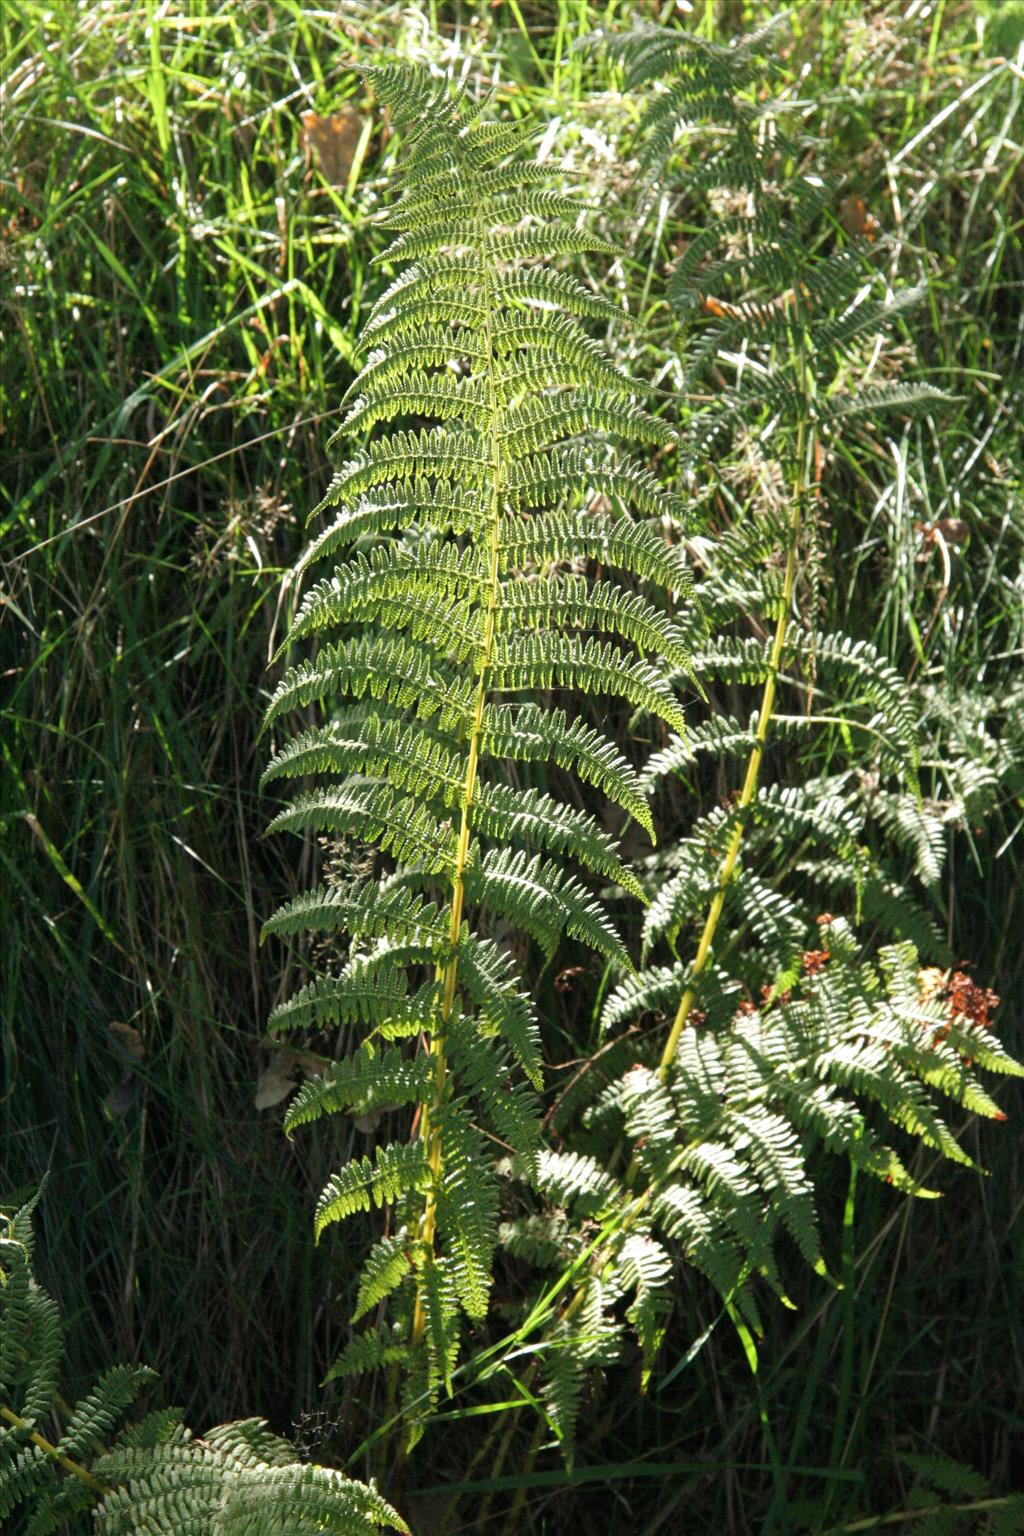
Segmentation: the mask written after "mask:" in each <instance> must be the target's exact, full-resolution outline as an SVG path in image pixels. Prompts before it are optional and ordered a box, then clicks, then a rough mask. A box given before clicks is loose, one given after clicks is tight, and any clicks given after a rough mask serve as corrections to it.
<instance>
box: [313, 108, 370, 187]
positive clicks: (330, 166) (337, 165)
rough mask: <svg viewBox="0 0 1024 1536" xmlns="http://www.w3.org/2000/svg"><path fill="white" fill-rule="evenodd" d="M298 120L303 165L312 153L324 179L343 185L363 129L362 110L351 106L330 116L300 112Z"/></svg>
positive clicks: (332, 184)
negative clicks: (303, 152) (303, 158)
mask: <svg viewBox="0 0 1024 1536" xmlns="http://www.w3.org/2000/svg"><path fill="white" fill-rule="evenodd" d="M301 122H302V147H303V149H304V150H305V152H306V165H307V166H310V165H312V163H313V157H314V155H315V156H316V161H317V164H318V165H319V167H320V170H321V172H322V174H323V178H324V180H325V181H328V182H330V184H331V186H332V187H343V186H345V184H346V183H347V181H348V173H349V171H350V170H351V169H352V161H353V160H354V158H355V153H356V147H357V145H358V143H359V136H360V134H361V133H362V131H363V115H362V113H361V112H357V111H356V109H355V107H351V106H344V107H341V108H340V109H339V110H338V111H337V112H332V113H331V114H330V116H329V117H321V116H320V114H319V113H318V112H303V114H302V118H301Z"/></svg>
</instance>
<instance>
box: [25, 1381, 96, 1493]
mask: <svg viewBox="0 0 1024 1536" xmlns="http://www.w3.org/2000/svg"><path fill="white" fill-rule="evenodd" d="M0 1418H2V1419H6V1420H7V1422H8V1424H13V1425H14V1427H15V1429H29V1423H28V1420H27V1419H23V1418H22V1417H21V1415H20V1414H17V1413H15V1412H14V1410H13V1408H8V1406H7V1404H6V1403H0ZM29 1439H30V1440H31V1441H32V1444H33V1445H37V1446H38V1447H39V1449H40V1450H41V1451H42V1452H43V1453H44V1455H46V1456H49V1457H50V1458H51V1459H52V1460H53V1461H56V1462H59V1464H60V1465H61V1466H62V1467H63V1468H64V1470H65V1472H70V1473H71V1474H72V1476H73V1477H77V1478H78V1480H79V1482H82V1483H84V1484H85V1486H86V1487H87V1488H91V1489H92V1491H93V1493H95V1494H104V1493H107V1492H109V1489H107V1488H106V1487H105V1485H104V1484H103V1483H101V1482H100V1481H99V1479H98V1478H95V1477H93V1475H92V1473H91V1472H90V1471H89V1469H88V1468H87V1467H83V1466H82V1465H81V1463H80V1462H77V1461H73V1460H72V1459H71V1457H70V1456H62V1455H61V1453H60V1451H58V1449H57V1447H56V1446H55V1445H53V1444H52V1443H51V1442H50V1441H49V1440H47V1439H46V1438H45V1436H43V1435H41V1434H39V1433H38V1432H37V1431H36V1430H34V1429H31V1430H29Z"/></svg>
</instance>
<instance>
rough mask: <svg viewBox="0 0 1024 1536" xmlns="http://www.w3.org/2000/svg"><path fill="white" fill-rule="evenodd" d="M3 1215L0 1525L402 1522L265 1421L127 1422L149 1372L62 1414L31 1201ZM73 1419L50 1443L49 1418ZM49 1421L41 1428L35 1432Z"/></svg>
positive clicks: (57, 1349) (102, 1535)
mask: <svg viewBox="0 0 1024 1536" xmlns="http://www.w3.org/2000/svg"><path fill="white" fill-rule="evenodd" d="M36 1199H38V1195H37V1196H36V1197H35V1199H33V1200H31V1201H29V1202H28V1203H27V1204H26V1205H24V1206H23V1207H22V1208H21V1209H20V1210H19V1211H17V1212H16V1213H15V1215H13V1216H6V1215H0V1406H2V1408H3V1410H4V1412H3V1416H2V1420H0V1523H2V1524H3V1529H4V1530H5V1531H6V1530H9V1529H10V1530H12V1531H13V1529H14V1527H13V1526H12V1525H10V1523H9V1522H10V1520H11V1518H12V1517H14V1516H20V1517H21V1518H22V1521H23V1523H22V1524H21V1525H19V1526H18V1527H17V1528H18V1529H19V1530H24V1531H25V1532H26V1536H49V1533H52V1532H56V1531H63V1530H68V1529H74V1530H80V1529H83V1526H82V1525H81V1523H80V1521H79V1520H77V1519H76V1517H79V1516H81V1517H84V1518H88V1519H89V1529H90V1530H94V1531H95V1532H96V1533H97V1536H324V1533H329V1532H331V1533H336V1536H374V1533H376V1532H379V1531H380V1530H381V1528H382V1527H386V1528H387V1529H389V1530H398V1531H404V1532H408V1530H409V1527H408V1526H407V1525H406V1524H405V1522H404V1520H402V1518H401V1516H400V1515H399V1514H398V1513H397V1511H396V1510H394V1509H392V1508H391V1506H390V1504H388V1503H387V1502H386V1500H384V1499H383V1498H382V1497H381V1496H380V1494H379V1493H378V1492H377V1490H376V1488H374V1486H373V1485H372V1484H370V1485H366V1484H363V1483H359V1482H354V1481H353V1480H352V1479H351V1478H348V1477H346V1476H345V1475H344V1474H343V1473H341V1472H337V1471H334V1470H333V1469H331V1468H329V1467H321V1466H313V1465H309V1464H307V1463H303V1462H301V1461H299V1460H298V1458H297V1456H296V1452H295V1448H294V1446H292V1445H290V1444H289V1443H288V1442H287V1441H286V1440H282V1439H280V1438H279V1437H278V1436H277V1435H274V1434H271V1432H270V1430H269V1429H268V1428H267V1426H266V1424H264V1423H263V1421H262V1420H260V1419H243V1420H241V1421H239V1422H237V1423H233V1424H222V1425H221V1426H220V1427H219V1428H217V1429H212V1430H210V1431H209V1433H208V1434H206V1435H203V1436H202V1437H199V1436H193V1435H192V1434H191V1433H190V1431H189V1430H187V1429H186V1428H185V1427H184V1426H183V1425H182V1423H181V1421H180V1414H179V1413H178V1411H177V1410H176V1409H156V1410H154V1411H152V1412H150V1413H147V1414H146V1415H145V1416H144V1417H143V1418H141V1419H138V1420H136V1421H135V1422H133V1423H129V1424H127V1425H125V1424H124V1419H125V1415H126V1414H127V1413H128V1411H129V1410H130V1409H131V1408H132V1407H133V1405H134V1404H135V1401H136V1399H137V1398H138V1396H139V1393H140V1391H142V1390H143V1389H144V1388H146V1387H147V1386H149V1385H150V1384H151V1383H153V1382H155V1381H156V1380H157V1379H158V1378H157V1376H156V1373H155V1372H154V1371H150V1370H148V1369H147V1368H146V1367H145V1366H129V1365H116V1366H114V1367H113V1368H112V1369H110V1370H108V1371H105V1372H104V1373H103V1375H102V1376H101V1377H100V1379H99V1381H98V1382H97V1383H96V1385H95V1386H94V1387H93V1389H92V1390H91V1391H90V1392H89V1393H87V1394H86V1396H85V1397H83V1398H82V1399H81V1400H80V1401H79V1403H78V1404H77V1406H75V1407H74V1408H72V1409H70V1410H68V1408H67V1405H66V1404H65V1403H64V1402H63V1400H62V1399H61V1397H60V1394H59V1392H58V1389H57V1373H58V1370H59V1367H60V1364H61V1355H62V1336H61V1328H60V1317H59V1313H58V1310H57V1307H56V1304H55V1303H54V1302H53V1301H52V1299H51V1298H50V1297H49V1296H47V1294H46V1292H45V1291H43V1290H42V1288H41V1287H40V1286H39V1285H38V1283H37V1281H36V1279H35V1277H34V1274H33V1272H32V1246H33V1245H32V1224H31V1217H32V1209H33V1207H34V1205H35V1203H36ZM62 1415H66V1416H67V1425H66V1427H65V1429H64V1432H63V1434H61V1435H60V1436H59V1438H58V1439H57V1441H56V1443H55V1444H54V1443H52V1442H50V1441H49V1440H47V1438H46V1434H49V1433H52V1431H51V1430H50V1428H49V1424H50V1423H51V1422H52V1421H53V1420H54V1419H59V1418H60V1417H61V1416H62ZM43 1428H45V1430H46V1434H43V1433H41V1432H40V1431H41V1429H43Z"/></svg>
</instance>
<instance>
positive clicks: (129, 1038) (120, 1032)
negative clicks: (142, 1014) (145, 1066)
mask: <svg viewBox="0 0 1024 1536" xmlns="http://www.w3.org/2000/svg"><path fill="white" fill-rule="evenodd" d="M107 1029H108V1030H109V1031H110V1033H111V1034H112V1035H113V1037H114V1039H115V1040H116V1041H117V1043H118V1045H119V1046H121V1048H122V1049H123V1050H125V1051H127V1052H128V1055H129V1056H131V1057H132V1058H133V1059H134V1060H135V1061H142V1060H143V1058H144V1057H145V1054H146V1042H145V1040H143V1038H142V1035H141V1034H140V1033H139V1031H138V1030H137V1029H136V1028H135V1027H134V1025H132V1024H122V1023H121V1020H120V1019H111V1020H110V1022H109V1024H108V1025H107Z"/></svg>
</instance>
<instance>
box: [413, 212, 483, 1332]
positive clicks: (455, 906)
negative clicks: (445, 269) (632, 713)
mask: <svg viewBox="0 0 1024 1536" xmlns="http://www.w3.org/2000/svg"><path fill="white" fill-rule="evenodd" d="M485 239H486V237H485ZM485 282H486V301H485V308H486V314H485V326H486V339H487V363H486V366H487V388H488V401H489V406H490V416H491V526H490V551H489V554H490V566H489V572H488V577H489V580H488V593H487V613H486V617H485V620H484V637H483V644H482V646H481V651H480V662H479V669H480V675H479V678H478V679H477V689H476V700H475V703H474V706H473V723H472V726H471V728H470V737H469V756H468V758H467V761H466V781H465V786H464V788H463V792H462V820H461V824H460V827H459V841H458V846H457V848H456V851H455V869H454V873H453V876H452V905H451V921H450V924H449V928H448V942H449V945H450V946H451V951H452V953H451V955H450V957H449V959H448V961H447V962H446V964H445V965H444V967H443V968H441V969H439V973H438V978H437V979H438V981H440V982H441V984H442V990H441V1009H440V1026H441V1027H440V1029H439V1030H438V1031H437V1032H436V1033H435V1035H434V1037H433V1039H432V1040H431V1042H430V1049H431V1052H432V1054H433V1056H434V1104H435V1106H436V1107H440V1104H441V1096H442V1094H443V1092H444V1085H445V1079H446V1077H447V1074H448V1064H447V1059H446V1056H445V1049H444V1028H445V1025H446V1024H447V1022H448V1020H449V1019H450V1018H451V1014H452V1009H453V1008H454V1006H455V991H456V987H457V985H458V971H459V957H458V950H457V945H458V941H459V930H460V928H461V926H462V908H463V903H464V900H465V892H466V878H465V877H466V861H467V859H468V858H469V836H470V811H471V807H472V804H473V796H474V794H475V793H476V781H477V769H478V766H479V761H480V738H481V735H482V733H483V723H484V706H485V705H486V703H487V674H488V672H489V671H490V667H491V661H492V657H493V653H494V633H495V623H496V616H497V609H498V567H499V554H500V549H501V470H502V454H501V429H500V426H499V422H498V392H497V385H496V383H495V377H494V341H493V334H492V319H491V286H490V272H489V271H487V272H486V273H485ZM420 1135H421V1136H422V1138H423V1140H424V1141H425V1142H426V1144H427V1146H428V1149H429V1150H428V1154H427V1161H428V1163H429V1165H430V1172H431V1175H432V1179H433V1183H432V1187H431V1190H430V1193H429V1194H428V1195H427V1199H426V1204H425V1206H424V1211H423V1219H422V1221H421V1223H420V1242H421V1243H422V1244H423V1246H424V1247H425V1248H427V1249H429V1250H430V1257H431V1258H432V1257H433V1248H434V1234H435V1231H436V1228H437V1189H438V1186H439V1184H440V1180H441V1128H440V1126H438V1125H434V1124H433V1123H432V1121H431V1116H430V1107H429V1105H426V1104H425V1105H424V1107H423V1117H422V1121H421V1124H420ZM428 1262H429V1259H428ZM425 1327H426V1313H425V1311H424V1306H423V1287H422V1285H421V1286H419V1287H418V1289H417V1292H416V1303H415V1307H414V1309H413V1319H412V1343H413V1345H414V1346H415V1345H416V1344H418V1343H419V1341H420V1339H421V1338H422V1337H423V1331H424V1328H425Z"/></svg>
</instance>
